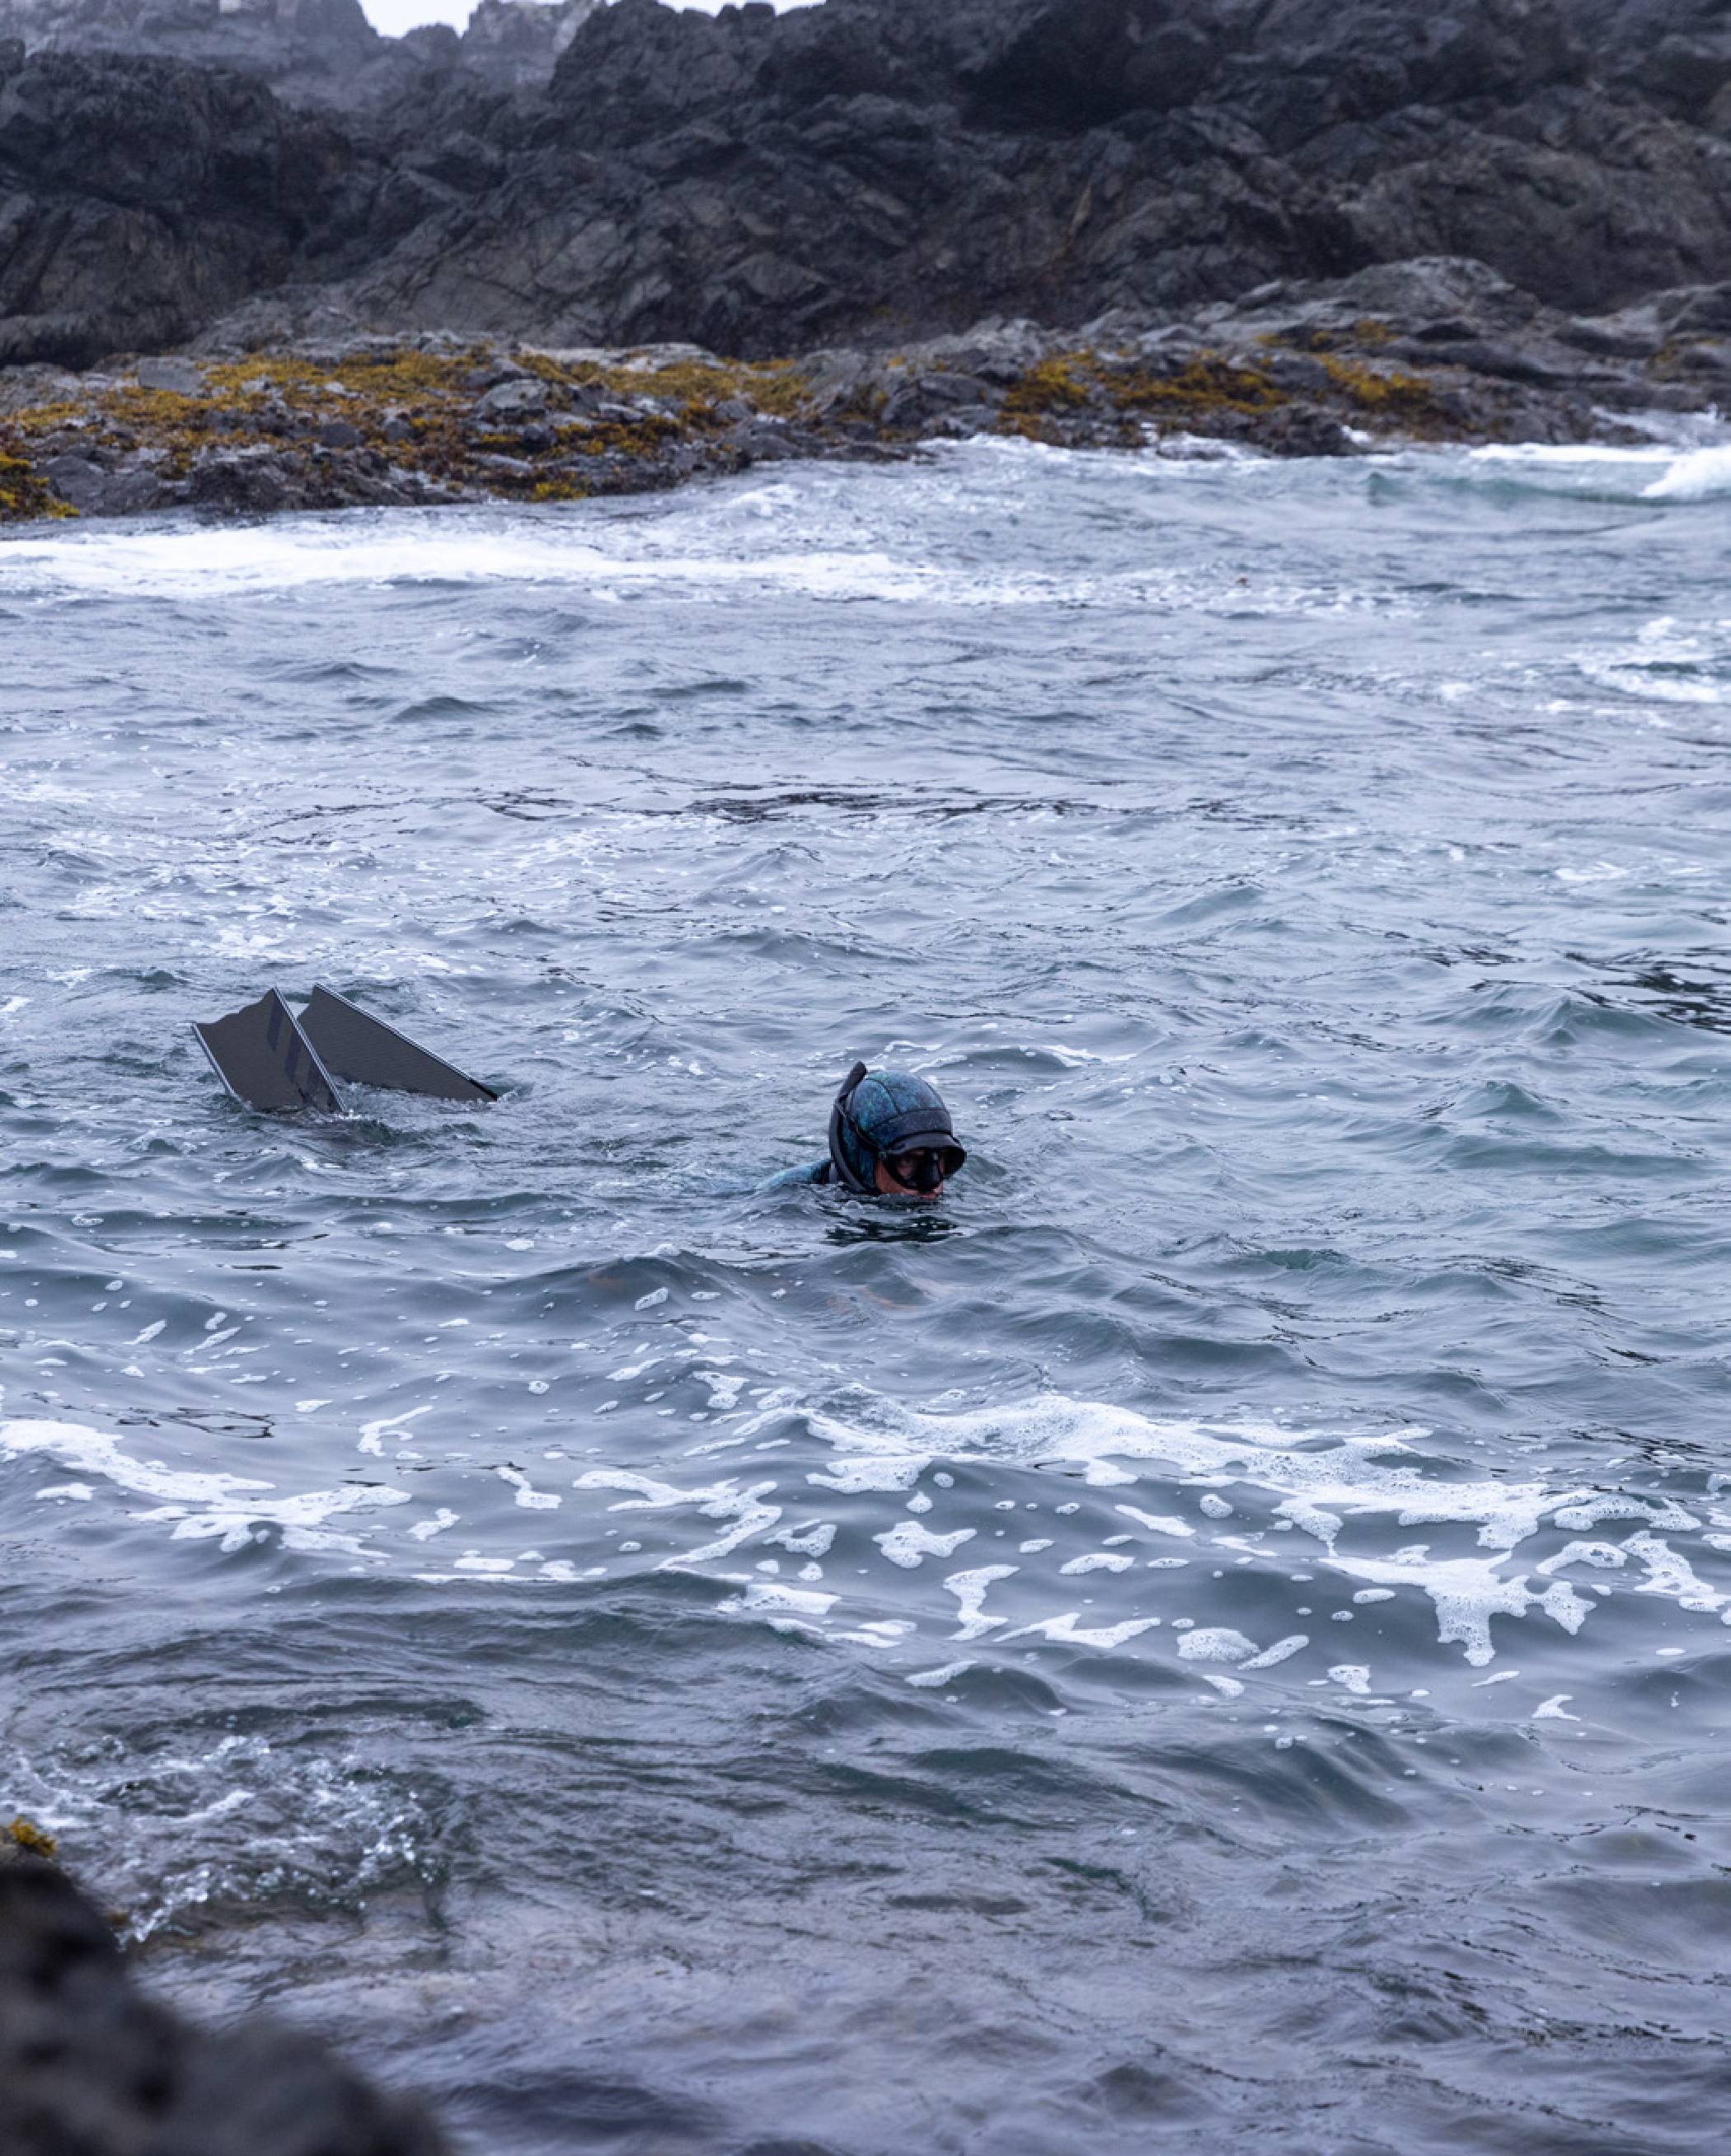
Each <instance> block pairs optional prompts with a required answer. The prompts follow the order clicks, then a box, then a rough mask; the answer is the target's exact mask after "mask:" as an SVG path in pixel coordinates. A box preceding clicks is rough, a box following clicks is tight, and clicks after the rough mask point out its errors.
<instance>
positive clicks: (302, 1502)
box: [0, 1421, 409, 1557]
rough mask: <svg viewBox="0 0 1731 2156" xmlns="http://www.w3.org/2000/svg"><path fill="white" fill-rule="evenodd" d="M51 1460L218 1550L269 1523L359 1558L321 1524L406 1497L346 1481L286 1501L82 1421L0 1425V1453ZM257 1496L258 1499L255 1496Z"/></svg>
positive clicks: (265, 1486) (353, 1541) (303, 1543)
mask: <svg viewBox="0 0 1731 2156" xmlns="http://www.w3.org/2000/svg"><path fill="white" fill-rule="evenodd" d="M33 1452H41V1453H46V1454H49V1455H51V1456H52V1457H53V1458H54V1459H55V1460H58V1461H59V1463H60V1464H61V1465H62V1466H66V1467H73V1468H76V1469H78V1470H79V1471H80V1472H81V1473H83V1474H86V1475H92V1476H101V1477H102V1478H104V1479H105V1480H106V1481H109V1482H111V1483H112V1484H114V1485H115V1487H116V1488H118V1489H121V1490H125V1491H130V1492H131V1493H132V1494H134V1495H135V1496H144V1497H155V1498H157V1499H159V1500H161V1503H159V1504H158V1505H157V1506H156V1507H155V1508H154V1509H152V1510H151V1511H149V1512H141V1513H139V1514H138V1515H136V1517H138V1518H139V1519H141V1520H145V1521H150V1522H172V1527H173V1538H174V1539H175V1541H177V1542H205V1541H212V1540H214V1541H217V1542H219V1543H220V1544H221V1546H222V1548H223V1550H224V1551H227V1552H231V1553H232V1552H233V1551H236V1550H239V1549H243V1548H245V1547H246V1546H247V1544H248V1543H249V1542H251V1541H252V1539H253V1530H254V1527H255V1526H257V1525H261V1524H262V1525H266V1526H274V1527H277V1528H279V1530H280V1532H281V1535H282V1539H283V1542H284V1544H285V1545H286V1546H287V1547H288V1548H290V1549H300V1550H322V1551H327V1552H329V1551H340V1552H341V1553H344V1554H345V1555H347V1556H351V1557H361V1556H367V1555H372V1554H375V1553H371V1552H370V1551H368V1550H367V1549H366V1546H365V1545H364V1544H363V1543H362V1542H361V1540H360V1538H359V1537H357V1536H355V1535H352V1534H346V1533H342V1532H338V1531H336V1530H334V1529H332V1528H330V1527H327V1526H326V1525H325V1522H327V1521H329V1520H330V1519H332V1518H333V1517H335V1516H337V1515H338V1514H341V1513H352V1512H371V1511H376V1510H377V1509H379V1508H380V1507H385V1506H392V1505H406V1504H407V1502H408V1501H409V1500H408V1493H407V1491H404V1490H392V1489H388V1488H385V1487H382V1486H378V1485H376V1484H370V1483H346V1484H344V1485H343V1486H341V1488H339V1489H335V1490H304V1491H298V1492H296V1493H295V1494H294V1495H293V1496H286V1497H285V1496H274V1495H269V1494H266V1493H269V1492H272V1491H274V1489H275V1485H274V1483H270V1482H261V1481H257V1480H255V1479H254V1478H252V1477H250V1476H243V1475H225V1474H220V1473H216V1472H213V1471H192V1470H188V1469H184V1468H171V1467H166V1466H163V1464H162V1463H161V1461H160V1460H140V1459H138V1458H137V1457H136V1455H133V1454H131V1453H130V1452H127V1451H125V1450H123V1449H122V1447H121V1445H120V1441H119V1440H118V1439H116V1438H113V1437H110V1436H108V1435H105V1433H104V1432H103V1431H101V1430H91V1429H90V1428H88V1427H87V1426H86V1425H85V1424H81V1423H64V1422H35V1421H28V1422H26V1421H20V1422H4V1423H0V1453H3V1454H5V1455H7V1456H8V1457H9V1458H13V1459H17V1458H18V1457H20V1456H21V1455H24V1454H28V1453H33ZM254 1493H257V1494H254Z"/></svg>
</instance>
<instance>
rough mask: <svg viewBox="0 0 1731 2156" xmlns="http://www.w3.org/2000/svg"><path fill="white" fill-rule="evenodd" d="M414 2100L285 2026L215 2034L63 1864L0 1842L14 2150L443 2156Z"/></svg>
mask: <svg viewBox="0 0 1731 2156" xmlns="http://www.w3.org/2000/svg"><path fill="white" fill-rule="evenodd" d="M444 2147H445V2144H444V2142H443V2138H442V2137H441V2136H440V2135H439V2134H438V2132H437V2130H436V2129H435V2128H433V2125H432V2124H431V2123H430V2122H429V2121H428V2119H427V2118H426V2117H424V2116H423V2114H422V2113H421V2112H419V2111H418V2110H417V2109H416V2108H415V2107H412V2106H411V2105H408V2104H406V2103H403V2102H399V2101H397V2099H395V2098H393V2097H386V2096H382V2095H381V2094H380V2093H379V2092H377V2091H376V2090H374V2089H372V2088H371V2087H368V2086H367V2084H366V2082H363V2081H362V2080H361V2077H360V2076H358V2075H356V2074H354V2073H351V2071H349V2070H348V2069H347V2068H346V2066H342V2065H341V2064H340V2063H339V2062H338V2061H336V2060H335V2059H334V2058H333V2057H332V2056H330V2053H329V2052H328V2051H325V2048H324V2046H322V2045H319V2044H316V2043H314V2042H313V2041H311V2040H310V2039H308V2038H306V2037H303V2036H298V2035H292V2034H289V2033H288V2032H287V2031H284V2030H270V2029H264V2028H253V2029H242V2030H237V2031H235V2032H233V2034H228V2035H219V2036H218V2035H207V2034H205V2033H204V2032H203V2031H202V2030H197V2029H193V2028H191V2027H189V2026H188V2025H187V2024H186V2023H185V2022H183V2021H182V2020H180V2019H179V2018H178V2016H177V2015H173V2014H171V2013H170V2012H169V2011H168V2010H166V2008H164V2007H162V2006H160V2005H156V2003H155V2002H154V2001H153V2000H151V1999H148V1998H147V1997H146V1996H145V1995H144V1994H142V1993H141V1992H140V1991H139V1990H138V1989H136V1987H135V1986H134V1984H133V1983H132V1981H131V1977H130V1976H129V1975H128V1974H127V1970H126V1967H125V1963H124V1961H123V1960H122V1958H121V1956H120V1949H119V1948H118V1947H117V1946H116V1945H115V1938H114V1934H113V1933H112V1932H111V1931H110V1928H109V1926H108V1925H107V1924H106V1923H105V1922H104V1920H103V1918H102V1917H101V1916H100V1914H99V1913H98V1912H97V1911H96V1910H95V1908H93V1907H91V1905H90V1902H87V1901H86V1900H85V1897H84V1896H83V1895H81V1894H80V1893H79V1892H77V1890H76V1889H75V1888H74V1886H72V1885H71V1883H70V1881H68V1880H67V1879H66V1878H65V1876H64V1875H63V1874H62V1873H61V1872H59V1871H57V1870H56V1869H55V1868H54V1866H53V1865H52V1864H49V1863H46V1862H44V1861H42V1860H41V1859H40V1858H38V1857H34V1856H20V1855H18V1854H17V1853H16V1851H14V1849H13V1845H12V1844H11V1843H10V1842H9V1841H8V1842H5V1843H4V1844H3V1845H0V2148H3V2149H4V2150H5V2151H6V2153H7V2156H238V2152H239V2151H242V2150H244V2151H245V2152H246V2156H442V2152H443V2149H444Z"/></svg>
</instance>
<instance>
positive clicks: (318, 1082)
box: [192, 988, 499, 1112]
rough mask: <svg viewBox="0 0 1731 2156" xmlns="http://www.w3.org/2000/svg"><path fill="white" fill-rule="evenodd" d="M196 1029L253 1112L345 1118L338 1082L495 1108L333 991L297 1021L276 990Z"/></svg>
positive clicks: (323, 992)
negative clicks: (320, 1112) (303, 1111)
mask: <svg viewBox="0 0 1731 2156" xmlns="http://www.w3.org/2000/svg"><path fill="white" fill-rule="evenodd" d="M192 1030H193V1031H194V1033H196V1034H197V1036H198V1038H199V1040H200V1042H201V1043H202V1046H203V1049H204V1052H205V1054H206V1055H207V1056H209V1058H210V1060H211V1062H212V1063H213V1065H214V1066H215V1068H216V1073H217V1075H218V1077H219V1078H220V1079H221V1080H222V1081H223V1084H224V1085H225V1086H227V1087H228V1091H230V1092H231V1093H232V1094H233V1096H234V1097H235V1099H236V1100H237V1101H239V1102H240V1103H241V1105H242V1106H243V1107H248V1108H322V1109H325V1110H326V1111H331V1112H339V1111H341V1108H342V1106H343V1101H342V1096H341V1094H340V1093H339V1092H338V1091H337V1090H336V1085H335V1081H336V1080H337V1079H338V1078H347V1079H350V1080H351V1081H353V1082H354V1083H355V1084H356V1085H357V1086H394V1087H396V1088H397V1090H398V1091H401V1092H405V1093H424V1094H427V1095H428V1096H429V1097H430V1098H432V1099H433V1100H435V1101H496V1100H497V1099H498V1098H499V1096H498V1094H497V1093H495V1092H494V1090H493V1088H492V1087H491V1086H484V1085H483V1084H482V1083H481V1081H480V1080H479V1078H470V1077H468V1076H467V1075H465V1074H464V1073H463V1071H461V1070H458V1069H457V1068H456V1067H455V1066H454V1065H452V1064H449V1063H447V1062H446V1061H445V1060H444V1059H443V1057H442V1056H438V1055H433V1052H432V1050H430V1049H426V1048H422V1047H420V1046H418V1045H417V1043H415V1042H414V1041H412V1040H411V1039H408V1038H407V1035H406V1034H401V1033H398V1032H397V1029H396V1028H395V1027H394V1026H389V1025H387V1024H385V1023H384V1021H383V1019H376V1018H370V1017H369V1016H368V1015H367V1014H366V1012H365V1011H364V1010H360V1009H357V1008H356V1006H355V1005H354V1004H351V1002H350V1001H349V999H348V998H347V997H346V996H340V995H338V994H337V993H336V992H335V989H334V988H315V989H314V990H313V992H312V995H311V997H310V999H309V1001H308V1003H307V1004H306V1006H305V1009H303V1010H302V1011H301V1013H300V1016H299V1017H298V1018H297V1017H296V1015H295V1014H294V1012H293V1011H291V1010H290V1009H289V1006H288V1005H287V1004H285V1003H284V1001H283V999H282V998H281V997H280V996H279V994H278V993H277V992H276V990H275V989H274V988H267V989H266V990H265V992H264V994H263V995H262V996H260V997H259V1000H258V1002H257V1003H255V1004H248V1005H247V1006H246V1008H245V1009H243V1010H238V1011H231V1012H230V1013H229V1014H228V1017H227V1018H219V1019H213V1020H212V1021H211V1022H210V1023H209V1024H201V1023H199V1022H198V1021H197V1020H195V1021H194V1023H193V1027H192Z"/></svg>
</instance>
